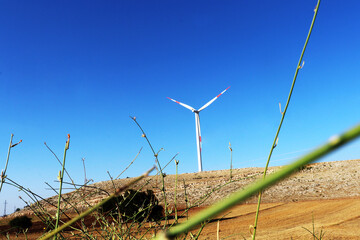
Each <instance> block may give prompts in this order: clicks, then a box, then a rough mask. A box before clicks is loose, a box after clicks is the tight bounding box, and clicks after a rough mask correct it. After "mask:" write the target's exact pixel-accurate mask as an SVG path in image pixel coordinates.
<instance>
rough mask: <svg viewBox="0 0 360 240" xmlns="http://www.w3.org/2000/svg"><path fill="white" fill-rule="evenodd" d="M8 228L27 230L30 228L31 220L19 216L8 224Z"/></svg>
mask: <svg viewBox="0 0 360 240" xmlns="http://www.w3.org/2000/svg"><path fill="white" fill-rule="evenodd" d="M9 225H10V227H12V228H18V229H27V228H30V227H31V226H32V222H31V218H29V217H28V216H20V217H16V218H14V219H12V220H11V221H10V222H9Z"/></svg>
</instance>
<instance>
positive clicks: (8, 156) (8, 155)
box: [0, 134, 14, 192]
mask: <svg viewBox="0 0 360 240" xmlns="http://www.w3.org/2000/svg"><path fill="white" fill-rule="evenodd" d="M13 137H14V134H11V137H10V144H9V149H8V154H7V157H6V163H5V169H4V171H3V172H1V184H0V192H1V189H2V186H3V184H4V182H5V178H6V170H7V166H8V163H9V158H10V149H11V146H12V140H13Z"/></svg>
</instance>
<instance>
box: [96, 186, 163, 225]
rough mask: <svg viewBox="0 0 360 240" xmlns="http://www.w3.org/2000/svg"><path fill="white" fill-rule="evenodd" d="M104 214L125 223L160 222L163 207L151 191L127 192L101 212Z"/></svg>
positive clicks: (114, 199) (106, 205)
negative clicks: (118, 216)
mask: <svg viewBox="0 0 360 240" xmlns="http://www.w3.org/2000/svg"><path fill="white" fill-rule="evenodd" d="M100 211H101V212H102V213H103V214H111V215H113V216H117V215H119V214H120V218H121V219H122V220H124V221H131V220H133V221H137V222H142V221H144V220H148V221H158V220H160V219H161V218H162V217H163V207H162V206H161V205H159V201H158V199H157V198H156V196H155V194H154V192H153V191H151V190H147V191H146V192H139V191H136V190H133V189H129V190H127V191H126V192H125V193H124V194H123V195H122V196H119V197H116V198H113V199H112V200H110V201H108V202H107V203H106V204H104V205H103V206H102V208H101V210H100Z"/></svg>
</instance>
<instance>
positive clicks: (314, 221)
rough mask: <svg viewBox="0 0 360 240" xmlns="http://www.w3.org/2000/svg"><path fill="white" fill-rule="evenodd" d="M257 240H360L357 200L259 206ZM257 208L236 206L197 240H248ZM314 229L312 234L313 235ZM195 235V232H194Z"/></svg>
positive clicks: (359, 199) (212, 223)
mask: <svg viewBox="0 0 360 240" xmlns="http://www.w3.org/2000/svg"><path fill="white" fill-rule="evenodd" d="M261 206H262V207H261V211H260V215H259V222H258V230H257V234H256V236H257V237H256V239H313V237H312V234H311V233H309V232H308V231H307V230H305V229H304V228H306V229H308V230H310V231H311V232H314V233H315V234H316V235H317V236H318V237H319V236H320V232H321V231H322V232H323V233H325V235H324V238H323V239H360V198H348V199H333V200H313V201H299V202H288V203H265V204H262V205H261ZM255 210H256V204H245V205H238V206H236V207H235V208H233V209H232V210H231V211H229V212H228V214H226V215H225V216H224V217H223V218H222V219H221V217H218V218H216V219H214V221H212V222H211V223H209V224H208V225H207V226H206V227H205V228H204V230H203V232H202V234H201V237H200V239H217V224H218V223H217V220H219V219H220V222H219V229H220V231H219V236H220V239H229V240H230V239H244V238H245V239H251V233H250V228H249V226H250V225H252V224H253V222H254V217H255ZM313 226H314V229H315V231H313ZM193 232H194V233H195V232H196V231H193Z"/></svg>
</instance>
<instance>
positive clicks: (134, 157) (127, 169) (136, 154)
mask: <svg viewBox="0 0 360 240" xmlns="http://www.w3.org/2000/svg"><path fill="white" fill-rule="evenodd" d="M141 150H142V147H141V148H140V150H139V152H138V153H137V154H136V156H135V157H134V159H133V160H132V161H131V163H130V164H129V165H128V166H127V167H126V168H125V169H124V170H123V171H122V172H121V173H120V174H119V175H118V176H117V177H116V178H115V180H116V179H118V178H119V177H120V176H121V175H122V174H123V173H124V172H125V171H126V170H128V168H129V167H130V166H131V164H133V163H134V161H135V159H137V157H138V156H139V155H140V153H141Z"/></svg>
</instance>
